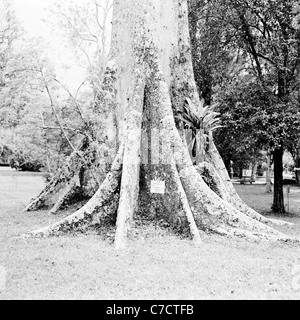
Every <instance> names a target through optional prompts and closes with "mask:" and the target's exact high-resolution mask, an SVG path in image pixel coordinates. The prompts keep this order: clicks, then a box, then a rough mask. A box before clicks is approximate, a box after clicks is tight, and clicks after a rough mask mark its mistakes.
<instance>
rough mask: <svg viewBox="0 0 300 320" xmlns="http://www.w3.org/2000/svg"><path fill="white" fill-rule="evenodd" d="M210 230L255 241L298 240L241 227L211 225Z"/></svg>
mask: <svg viewBox="0 0 300 320" xmlns="http://www.w3.org/2000/svg"><path fill="white" fill-rule="evenodd" d="M210 231H212V232H214V233H216V234H219V235H222V236H227V237H239V238H243V239H247V240H253V241H256V242H262V241H282V242H293V243H295V242H299V240H297V239H294V238H291V237H287V236H286V235H283V236H282V237H280V236H274V235H270V234H266V233H261V232H259V233H256V232H251V231H248V230H244V229H241V228H230V227H211V228H210Z"/></svg>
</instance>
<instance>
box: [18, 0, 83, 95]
mask: <svg viewBox="0 0 300 320" xmlns="http://www.w3.org/2000/svg"><path fill="white" fill-rule="evenodd" d="M64 1H67V0H64ZM14 2H15V7H16V13H17V16H18V18H19V20H20V22H21V23H22V25H23V27H24V29H25V30H26V31H27V32H28V35H29V36H32V37H42V38H43V39H44V40H45V41H46V42H47V43H48V44H49V46H48V52H47V54H48V56H49V58H50V61H51V62H52V64H54V66H55V67H56V71H57V76H58V78H60V80H62V81H63V82H64V83H66V84H67V85H68V86H69V87H70V89H72V90H75V89H76V88H77V87H78V86H79V85H80V84H81V83H82V81H83V78H84V70H83V69H81V68H80V67H78V66H76V61H75V59H74V56H73V54H72V52H71V51H70V50H67V49H66V48H65V47H64V45H63V39H61V38H60V37H59V36H58V35H57V34H55V33H54V32H53V30H51V27H50V26H49V25H47V23H45V22H44V20H45V19H46V18H47V13H48V12H49V9H48V10H47V8H49V6H50V5H51V2H52V0H14ZM64 66H67V67H68V69H66V68H64Z"/></svg>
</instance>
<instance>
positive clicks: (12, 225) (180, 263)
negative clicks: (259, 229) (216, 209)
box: [0, 172, 300, 300]
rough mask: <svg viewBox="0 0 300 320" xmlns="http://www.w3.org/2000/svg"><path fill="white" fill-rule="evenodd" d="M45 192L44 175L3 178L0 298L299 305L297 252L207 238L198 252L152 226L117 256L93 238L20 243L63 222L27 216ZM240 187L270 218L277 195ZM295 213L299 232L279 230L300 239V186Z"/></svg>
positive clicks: (296, 191) (294, 248)
mask: <svg viewBox="0 0 300 320" xmlns="http://www.w3.org/2000/svg"><path fill="white" fill-rule="evenodd" d="M42 187H43V180H42V178H41V177H40V176H30V175H19V174H17V175H13V174H12V173H9V174H3V173H1V172H0V221H1V224H0V241H1V252H0V270H1V268H2V270H3V269H5V270H6V273H7V276H6V288H3V283H2V288H1V282H0V299H104V300H105V299H179V300H182V299H299V298H300V290H298V291H297V290H296V288H293V284H294V287H295V283H296V284H297V281H296V280H297V278H294V277H293V275H292V270H293V268H294V267H296V266H297V265H300V246H299V245H291V244H284V243H255V242H249V241H245V240H243V239H237V238H234V239H233V238H226V237H220V236H216V235H209V234H202V238H203V245H202V246H201V247H199V248H197V247H194V246H193V245H192V244H191V242H190V241H189V240H187V239H180V238H179V237H177V236H174V235H173V234H172V233H170V232H169V231H167V230H160V229H158V230H156V231H155V229H154V228H153V227H151V226H147V227H144V228H142V229H138V230H134V231H135V232H134V234H135V237H134V239H132V240H130V243H129V246H128V248H127V249H126V250H125V251H124V252H117V251H115V250H114V248H113V246H112V243H111V241H110V240H106V241H103V240H102V237H101V236H99V235H98V234H97V233H96V232H91V233H89V234H87V235H78V236H76V237H71V236H64V237H60V238H50V239H29V240H21V239H18V238H15V236H17V235H18V234H20V233H22V232H24V231H29V230H32V229H36V228H38V227H42V226H45V225H47V224H49V223H51V222H53V221H55V220H57V219H58V218H61V216H60V217H56V218H55V217H49V216H48V214H47V212H43V211H42V212H34V213H23V212H22V209H23V208H24V207H25V205H26V204H27V203H28V201H29V200H30V198H32V197H34V196H35V195H37V194H38V192H39V191H40V190H41V189H42ZM236 188H237V190H238V192H239V194H240V195H241V197H242V198H243V199H244V200H245V201H246V202H247V203H248V204H249V205H251V206H252V207H253V208H255V209H257V210H258V211H260V212H262V213H264V214H266V213H268V210H269V207H270V203H271V200H272V199H271V198H272V196H271V195H266V194H264V186H256V185H253V186H248V185H247V186H241V185H236ZM290 209H291V212H292V213H293V215H292V216H290V217H284V219H286V220H288V221H291V222H294V223H295V224H296V225H295V226H294V227H285V228H284V229H282V231H284V232H286V233H288V234H290V235H297V236H299V235H300V189H298V188H295V187H294V188H293V189H292V193H291V199H290ZM64 214H66V213H64ZM64 214H62V215H64ZM0 280H1V279H0ZM299 285H300V283H299Z"/></svg>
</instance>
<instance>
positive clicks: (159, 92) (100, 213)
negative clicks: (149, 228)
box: [28, 0, 291, 248]
mask: <svg viewBox="0 0 300 320" xmlns="http://www.w3.org/2000/svg"><path fill="white" fill-rule="evenodd" d="M187 9H188V8H187V1H186V0H164V1H161V0H143V1H140V0H127V1H126V0H116V1H115V3H114V19H113V34H112V48H111V56H110V62H109V69H108V70H109V71H108V72H107V74H108V75H109V74H113V78H112V79H111V80H110V81H106V82H107V83H110V85H109V87H108V89H107V90H108V94H107V95H106V97H110V98H106V100H105V103H107V104H108V105H109V106H110V107H111V106H112V107H111V113H112V117H111V118H115V120H116V121H115V123H116V124H117V126H116V128H115V129H116V130H115V132H116V133H117V137H116V139H117V141H118V143H117V146H118V153H117V157H116V159H115V162H114V164H113V165H112V169H111V172H110V173H109V174H108V176H107V178H106V180H105V181H104V183H103V184H102V186H101V187H100V189H99V190H98V191H97V193H96V194H95V196H94V197H93V198H92V199H91V200H90V201H89V202H88V203H87V204H86V205H85V206H84V207H83V208H82V209H80V210H79V211H78V212H76V213H75V214H73V215H71V216H70V217H68V218H66V219H64V220H62V221H60V222H58V223H56V224H55V225H52V226H49V227H46V228H44V229H41V230H38V231H36V232H34V233H29V234H28V236H49V235H57V234H59V233H60V232H65V231H68V230H74V229H78V228H81V227H82V225H86V224H91V223H92V221H95V218H97V220H98V223H102V222H103V221H104V220H105V219H106V218H107V217H110V220H111V221H113V222H114V223H115V224H116V235H115V245H116V248H124V247H125V246H126V241H127V236H128V232H129V230H130V228H131V226H132V225H133V224H134V222H135V221H139V220H142V221H143V219H145V218H146V219H150V220H151V219H152V220H154V219H157V220H160V221H161V220H163V221H165V222H166V223H167V224H168V225H170V226H172V227H173V228H174V229H177V230H181V231H185V230H188V231H189V233H190V236H191V238H192V239H193V240H194V241H195V243H197V244H199V243H201V237H200V232H199V230H202V231H212V232H217V233H219V234H223V235H237V236H242V237H246V238H253V239H259V240H261V239H268V240H270V239H273V240H284V241H287V240H291V239H290V238H289V237H287V236H285V235H283V234H281V233H280V232H278V231H276V230H275V229H273V228H271V227H270V226H268V225H266V223H270V222H272V221H270V220H268V219H266V218H264V217H262V216H261V215H259V214H258V213H257V212H255V211H254V210H252V209H251V208H249V207H247V206H246V205H245V204H244V203H243V202H242V200H241V199H240V198H239V196H238V195H237V193H236V191H235V189H234V187H233V186H232V184H231V182H230V179H229V176H228V174H227V171H226V169H225V166H224V163H223V161H222V159H221V157H220V155H219V153H218V151H217V149H216V147H215V145H214V143H213V141H211V143H210V147H209V148H208V151H207V152H206V162H205V163H203V164H202V165H201V166H200V167H195V166H194V165H193V162H192V160H191V157H190V154H189V151H188V149H187V145H186V142H185V141H184V140H183V138H182V136H183V135H182V134H181V133H180V131H179V130H178V128H177V127H176V124H175V120H174V113H176V111H177V110H179V109H180V108H181V107H182V105H183V103H184V102H185V100H186V98H189V99H190V100H191V101H192V102H193V103H195V104H198V103H199V96H198V92H197V89H196V84H195V81H194V74H193V66H192V58H191V50H190V38H189V26H188V14H187ZM109 93H110V94H109ZM107 99H112V101H107ZM151 181H164V182H165V186H166V190H165V194H153V193H151V190H150V186H151ZM278 223H279V222H278ZM282 223H283V222H282Z"/></svg>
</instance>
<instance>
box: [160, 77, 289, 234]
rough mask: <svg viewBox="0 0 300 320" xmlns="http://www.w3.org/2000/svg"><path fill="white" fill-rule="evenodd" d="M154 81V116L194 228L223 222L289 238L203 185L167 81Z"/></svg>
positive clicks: (256, 231) (251, 230) (256, 232)
mask: <svg viewBox="0 0 300 320" xmlns="http://www.w3.org/2000/svg"><path fill="white" fill-rule="evenodd" d="M155 80H156V86H157V92H158V93H157V94H158V101H157V104H158V106H157V110H158V113H159V115H158V116H159V117H160V119H162V120H161V121H162V122H163V126H164V128H166V129H167V130H168V133H169V136H170V139H171V140H172V145H173V146H174V151H175V153H174V156H175V160H176V164H177V167H178V170H179V171H178V172H179V176H180V179H181V182H182V185H183V188H184V190H185V193H186V195H187V198H188V202H189V205H190V207H191V210H192V212H193V214H194V217H195V220H196V223H197V226H198V228H203V227H205V228H209V227H210V226H212V225H213V226H219V225H221V224H225V225H229V226H231V227H234V228H243V229H245V231H247V230H248V231H250V232H252V233H253V232H254V233H255V234H259V233H261V234H262V235H265V234H267V235H268V236H269V238H272V239H277V240H282V239H286V240H290V239H291V238H290V237H288V236H285V235H284V234H282V233H280V232H279V231H277V230H274V229H273V228H271V227H269V226H267V225H265V224H263V223H261V222H260V221H257V220H259V219H258V216H260V215H259V214H258V213H256V212H255V211H254V210H253V211H254V212H255V214H253V216H252V217H249V216H247V215H246V214H244V213H243V212H241V211H239V210H238V209H236V208H235V207H234V206H233V205H232V204H231V203H230V202H228V201H225V200H223V199H221V198H220V197H219V196H218V195H217V194H216V193H215V192H213V191H212V190H211V189H210V188H209V187H208V186H207V185H206V183H205V182H204V181H203V179H202V178H201V176H200V174H199V173H198V172H197V170H196V168H195V167H194V166H193V163H192V161H191V159H190V156H189V153H188V151H187V149H186V148H185V146H184V143H183V142H182V139H181V137H180V134H179V132H178V131H177V129H176V127H175V123H174V119H173V114H172V107H171V101H170V97H169V93H168V87H167V84H166V83H165V81H163V80H162V79H161V78H160V76H157V79H155ZM255 218H256V219H255Z"/></svg>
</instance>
